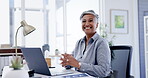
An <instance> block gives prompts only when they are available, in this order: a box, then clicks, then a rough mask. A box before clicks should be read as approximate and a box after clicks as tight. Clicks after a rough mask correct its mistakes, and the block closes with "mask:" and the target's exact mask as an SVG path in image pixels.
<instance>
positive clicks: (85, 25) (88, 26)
mask: <svg viewBox="0 0 148 78" xmlns="http://www.w3.org/2000/svg"><path fill="white" fill-rule="evenodd" d="M81 22H82V30H83V31H84V32H85V34H86V35H89V34H90V35H91V34H94V33H95V32H96V29H97V27H98V23H97V19H96V18H95V16H93V15H91V14H89V15H84V16H83V18H82V19H81Z"/></svg>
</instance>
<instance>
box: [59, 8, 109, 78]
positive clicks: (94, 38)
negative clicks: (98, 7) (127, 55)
mask: <svg viewBox="0 0 148 78" xmlns="http://www.w3.org/2000/svg"><path fill="white" fill-rule="evenodd" d="M80 20H81V23H82V30H83V31H84V33H85V36H84V37H83V38H82V39H80V40H78V42H77V43H76V46H75V49H74V51H73V52H72V55H70V54H62V55H63V56H64V58H61V60H62V62H61V64H62V66H67V65H70V66H73V67H75V68H76V70H78V71H80V72H84V73H88V74H89V75H91V76H94V77H106V76H108V75H109V73H110V71H111V68H110V61H111V55H110V49H109V46H108V43H107V41H106V40H105V39H103V38H102V37H100V36H99V34H98V33H97V32H96V29H97V28H98V15H97V14H96V13H95V12H94V11H93V10H88V11H84V12H83V13H82V14H81V16H80Z"/></svg>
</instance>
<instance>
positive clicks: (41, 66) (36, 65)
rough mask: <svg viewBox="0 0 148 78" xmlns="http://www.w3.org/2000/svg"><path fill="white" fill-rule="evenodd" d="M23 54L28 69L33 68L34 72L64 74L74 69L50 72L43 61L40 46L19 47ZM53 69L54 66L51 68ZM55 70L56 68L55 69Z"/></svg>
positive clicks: (54, 74)
mask: <svg viewBox="0 0 148 78" xmlns="http://www.w3.org/2000/svg"><path fill="white" fill-rule="evenodd" d="M21 51H22V53H23V56H24V58H25V60H26V62H27V65H28V67H29V69H30V70H34V71H35V73H38V74H43V75H47V76H58V75H64V74H72V73H74V71H71V72H70V71H64V72H63V71H60V70H58V71H59V72H52V71H51V70H50V69H49V68H48V66H47V63H46V61H45V58H44V56H43V53H42V50H41V48H21ZM52 70H54V68H52ZM55 71H57V70H55Z"/></svg>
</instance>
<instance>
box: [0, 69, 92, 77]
mask: <svg viewBox="0 0 148 78" xmlns="http://www.w3.org/2000/svg"><path fill="white" fill-rule="evenodd" d="M52 69H54V68H52ZM52 69H50V71H51V72H53V71H52ZM61 69H63V70H64V71H67V72H68V71H69V72H71V71H72V72H73V73H71V74H64V75H57V76H46V75H42V74H37V73H35V74H34V77H30V78H94V77H92V76H89V75H88V74H86V73H81V72H77V71H74V69H70V70H66V69H65V68H55V71H59V70H61ZM63 70H62V71H63ZM10 71H11V72H12V68H10V69H9V67H8V66H5V68H4V72H10ZM18 71H19V72H18V75H19V74H21V75H22V73H21V72H24V75H23V76H25V75H27V74H26V72H27V69H26V70H24V69H23V70H18ZM4 72H3V73H4ZM14 72H16V71H14ZM5 74H6V73H5ZM9 75H10V74H9ZM11 75H12V76H13V75H17V74H11ZM12 76H11V77H12ZM21 77H22V76H21ZM26 77H27V76H26ZM26 77H25V78H26ZM0 78H1V77H0ZM23 78H24V77H23Z"/></svg>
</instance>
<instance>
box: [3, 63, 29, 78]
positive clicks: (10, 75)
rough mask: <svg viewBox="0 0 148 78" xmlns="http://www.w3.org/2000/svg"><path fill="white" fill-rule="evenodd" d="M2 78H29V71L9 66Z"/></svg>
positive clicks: (6, 67) (4, 70) (5, 68)
mask: <svg viewBox="0 0 148 78" xmlns="http://www.w3.org/2000/svg"><path fill="white" fill-rule="evenodd" d="M2 78H29V74H28V71H27V70H24V69H15V70H14V69H13V68H10V67H9V66H5V67H4V69H3V72H2Z"/></svg>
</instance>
